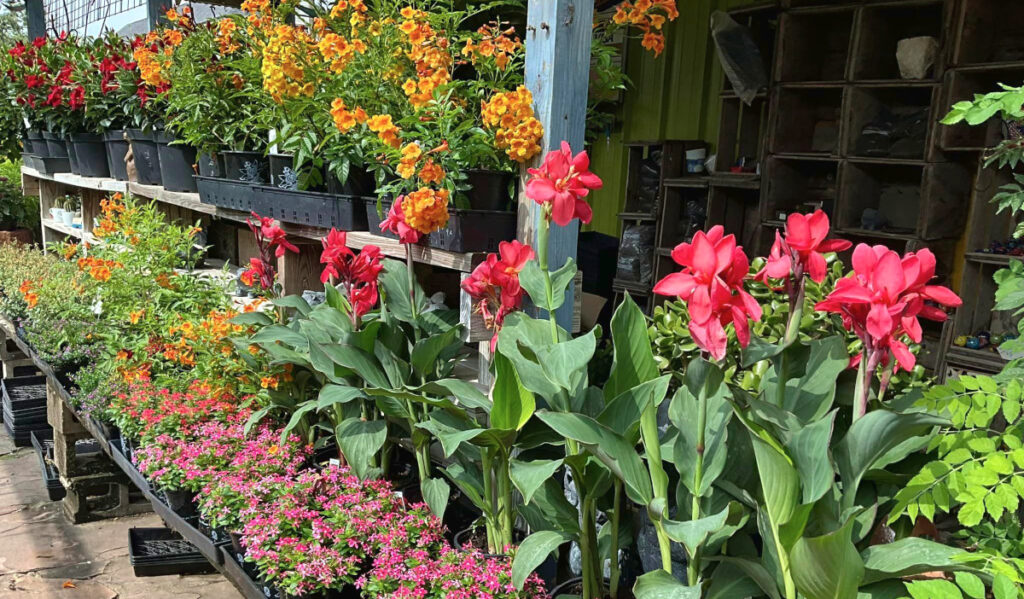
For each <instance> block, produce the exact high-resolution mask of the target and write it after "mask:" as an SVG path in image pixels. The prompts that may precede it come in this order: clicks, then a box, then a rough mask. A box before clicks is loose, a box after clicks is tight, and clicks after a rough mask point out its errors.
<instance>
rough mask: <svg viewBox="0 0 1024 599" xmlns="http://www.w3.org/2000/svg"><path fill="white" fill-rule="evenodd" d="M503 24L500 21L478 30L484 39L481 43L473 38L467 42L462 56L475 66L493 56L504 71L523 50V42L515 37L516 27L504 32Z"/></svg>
mask: <svg viewBox="0 0 1024 599" xmlns="http://www.w3.org/2000/svg"><path fill="white" fill-rule="evenodd" d="M503 24H504V23H501V22H500V21H493V22H491V23H488V24H486V25H483V26H482V27H480V29H477V33H479V34H480V35H481V36H483V37H482V38H481V39H480V41H479V42H477V41H476V40H474V39H472V38H470V39H468V40H466V46H465V47H464V48H463V49H462V55H463V56H467V57H469V60H470V61H471V62H472V63H473V64H476V62H477V61H478V60H480V59H481V58H490V57H492V56H493V57H494V62H495V64H497V65H498V68H499V69H501V70H503V71H504V70H505V67H507V66H508V64H509V63H510V62H511V61H512V57H513V56H514V55H515V54H516V53H517V52H519V51H520V50H521V49H522V47H523V42H522V41H521V40H520V39H519V37H518V36H516V35H515V32H516V30H515V28H514V27H508V28H507V29H504V30H502V29H501V27H502V25H503Z"/></svg>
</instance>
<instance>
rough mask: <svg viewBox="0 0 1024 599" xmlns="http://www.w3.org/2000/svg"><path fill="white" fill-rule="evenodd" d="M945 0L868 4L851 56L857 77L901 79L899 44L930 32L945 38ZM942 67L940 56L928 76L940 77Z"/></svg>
mask: <svg viewBox="0 0 1024 599" xmlns="http://www.w3.org/2000/svg"><path fill="white" fill-rule="evenodd" d="M945 6H946V5H945V3H944V2H943V0H920V1H913V2H898V3H891V2H890V3H884V4H878V5H870V4H869V5H867V6H865V7H864V8H863V9H862V10H861V11H860V20H859V23H858V26H857V32H858V33H857V36H856V39H855V41H854V49H853V55H852V59H851V63H852V65H851V73H850V78H851V79H853V80H854V81H901V80H902V79H901V77H900V69H899V64H898V63H897V61H896V47H897V44H899V42H900V40H902V39H906V38H910V37H921V36H929V37H933V38H935V40H936V41H938V42H939V44H940V47H941V46H942V45H943V42H944V40H945V37H946V36H945V31H946V27H945V24H946V22H947V19H946V10H945ZM942 70H943V62H942V60H941V56H940V59H939V61H938V62H937V64H935V65H933V66H932V68H931V72H930V75H929V76H928V77H927V78H926V79H928V80H932V81H938V80H939V78H938V74H939V73H941V72H942Z"/></svg>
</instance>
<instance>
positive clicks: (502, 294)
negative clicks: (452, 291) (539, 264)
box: [462, 240, 535, 351]
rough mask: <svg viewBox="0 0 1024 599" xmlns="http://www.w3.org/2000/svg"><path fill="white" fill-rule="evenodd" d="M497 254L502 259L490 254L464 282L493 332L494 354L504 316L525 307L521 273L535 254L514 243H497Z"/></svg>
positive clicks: (525, 247) (464, 286) (527, 248)
mask: <svg viewBox="0 0 1024 599" xmlns="http://www.w3.org/2000/svg"><path fill="white" fill-rule="evenodd" d="M498 252H499V253H500V254H501V256H500V258H499V256H498V255H497V254H488V256H487V259H486V260H485V261H484V262H481V263H480V264H479V265H477V267H476V268H475V269H474V270H473V272H472V274H470V275H469V277H467V278H466V279H464V280H463V281H462V289H463V290H465V291H466V293H467V294H469V296H470V297H471V298H473V300H474V301H475V302H476V308H475V310H476V311H477V312H479V313H480V315H481V316H483V318H484V324H485V325H486V326H487V328H488V329H491V330H493V331H494V336H493V337H491V351H494V346H495V344H496V343H497V341H498V332H499V331H500V330H501V325H502V324H503V323H504V321H505V316H507V315H508V314H509V313H510V312H514V311H515V310H518V309H519V308H520V307H522V305H523V288H522V287H521V286H520V285H519V273H520V272H521V271H522V270H523V267H524V266H526V263H527V262H529V261H530V260H533V258H534V255H535V253H534V251H533V248H531V247H530V246H528V245H524V244H522V243H519V242H518V241H514V240H513V241H510V242H509V241H503V242H501V243H500V244H498Z"/></svg>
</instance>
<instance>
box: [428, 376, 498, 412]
mask: <svg viewBox="0 0 1024 599" xmlns="http://www.w3.org/2000/svg"><path fill="white" fill-rule="evenodd" d="M411 390H412V391H418V392H421V393H427V394H430V395H436V396H439V397H454V398H455V399H457V400H459V405H461V406H463V407H466V408H475V409H490V407H491V402H490V401H489V400H488V399H487V396H486V395H484V394H483V393H482V392H481V391H480V390H479V389H477V388H476V386H474V385H473V384H472V383H470V382H468V381H463V380H461V379H440V380H437V381H431V382H429V383H426V384H424V385H420V386H419V387H413V388H412V389H411Z"/></svg>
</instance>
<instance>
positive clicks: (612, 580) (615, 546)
mask: <svg viewBox="0 0 1024 599" xmlns="http://www.w3.org/2000/svg"><path fill="white" fill-rule="evenodd" d="M621 521H622V480H621V479H620V478H619V477H617V476H616V477H615V499H614V500H613V504H612V521H611V527H612V531H611V533H612V534H611V550H610V552H609V553H611V556H610V557H611V567H610V569H611V576H610V577H609V584H608V595H609V596H610V597H611V599H618V595H619V522H621Z"/></svg>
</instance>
